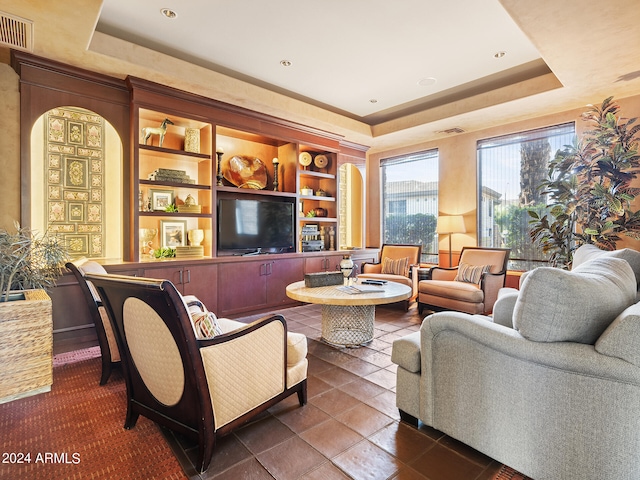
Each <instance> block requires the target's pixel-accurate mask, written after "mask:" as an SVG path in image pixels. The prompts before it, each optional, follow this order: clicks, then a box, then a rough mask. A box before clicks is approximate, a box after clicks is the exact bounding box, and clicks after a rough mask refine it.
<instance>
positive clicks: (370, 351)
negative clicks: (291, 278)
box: [165, 305, 523, 480]
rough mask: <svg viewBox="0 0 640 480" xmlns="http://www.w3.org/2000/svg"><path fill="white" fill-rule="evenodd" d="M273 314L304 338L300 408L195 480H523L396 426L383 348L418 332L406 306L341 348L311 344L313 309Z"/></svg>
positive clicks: (245, 433) (294, 405)
mask: <svg viewBox="0 0 640 480" xmlns="http://www.w3.org/2000/svg"><path fill="white" fill-rule="evenodd" d="M280 313H283V314H284V315H285V318H286V319H287V323H288V327H289V329H290V330H291V331H294V332H302V333H304V334H306V335H307V337H308V346H309V355H308V359H309V371H308V397H309V400H308V403H307V405H305V406H304V407H300V406H299V405H298V399H297V396H296V395H293V396H291V397H289V398H288V399H286V400H284V401H283V402H281V403H280V404H278V405H276V406H274V407H272V408H271V409H270V410H269V411H268V413H266V414H264V415H262V416H261V417H260V419H259V420H257V421H255V422H253V423H251V424H249V425H247V426H245V427H243V428H242V429H240V430H238V431H237V432H236V433H233V434H231V435H228V436H226V437H224V438H223V439H222V440H221V441H220V442H219V443H218V444H217V446H216V450H215V452H214V455H213V459H212V460H211V466H210V467H209V469H208V470H207V472H205V474H203V475H202V478H215V479H216V480H226V479H229V480H238V479H243V480H244V479H256V480H260V479H271V478H276V479H279V480H294V479H309V480H311V479H321V480H334V479H335V480H338V479H348V478H352V479H357V480H360V479H362V480H365V479H366V480H378V479H380V480H382V479H398V480H400V479H401V480H425V479H426V480H489V479H494V478H496V479H497V478H499V479H500V480H503V479H504V480H507V479H516V478H517V479H521V478H523V477H522V476H520V475H515V476H514V472H513V471H509V472H501V469H502V465H501V464H499V463H498V462H495V461H493V460H492V459H490V458H488V457H487V456H485V455H483V454H481V453H479V452H477V451H475V450H473V449H471V448H469V447H467V446H465V445H463V444H461V443H459V442H457V441H455V440H453V439H451V438H450V437H447V436H446V435H443V434H442V433H440V432H438V431H436V430H433V429H431V428H428V427H424V426H422V427H421V428H420V429H416V428H413V427H411V426H408V425H407V424H405V423H401V422H400V421H399V416H398V411H397V409H396V407H395V369H396V368H395V365H394V364H392V363H391V357H390V355H391V344H392V342H393V340H395V339H396V338H399V337H401V336H403V335H406V334H408V333H411V332H414V331H416V330H417V329H418V328H419V326H420V323H421V320H422V316H419V315H418V312H417V310H416V308H415V306H413V307H412V308H410V309H409V311H408V312H405V311H404V310H403V309H402V308H397V307H395V306H390V307H377V309H376V325H375V339H374V340H373V342H372V343H371V344H370V345H368V346H366V347H360V348H343V349H338V348H334V347H331V346H329V345H326V344H324V343H322V342H321V341H320V307H319V306H315V305H306V306H300V307H294V308H290V309H287V310H283V311H281V312H280ZM252 319H253V318H247V319H242V320H243V321H250V320H252ZM165 433H167V432H165ZM174 439H175V440H176V442H177V443H179V444H180V445H181V446H182V447H183V448H184V449H185V450H186V453H187V457H189V459H190V461H194V460H195V453H196V452H195V449H194V448H193V447H192V445H190V444H189V443H188V442H186V441H185V440H184V439H182V438H175V437H174ZM183 458H184V457H183ZM187 465H189V462H188V461H187ZM186 470H187V473H188V474H190V475H191V476H192V478H199V477H198V476H197V474H196V473H195V471H194V470H193V468H192V467H191V471H189V467H187V468H186Z"/></svg>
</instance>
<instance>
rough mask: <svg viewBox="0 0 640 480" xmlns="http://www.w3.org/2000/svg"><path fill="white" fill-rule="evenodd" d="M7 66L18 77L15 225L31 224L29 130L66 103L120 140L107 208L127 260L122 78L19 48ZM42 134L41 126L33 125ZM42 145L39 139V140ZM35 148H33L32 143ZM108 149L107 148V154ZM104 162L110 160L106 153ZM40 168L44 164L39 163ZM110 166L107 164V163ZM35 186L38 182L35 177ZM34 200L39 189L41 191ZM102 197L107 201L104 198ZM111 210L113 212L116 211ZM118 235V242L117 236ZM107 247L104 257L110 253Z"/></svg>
mask: <svg viewBox="0 0 640 480" xmlns="http://www.w3.org/2000/svg"><path fill="white" fill-rule="evenodd" d="M11 65H12V67H13V69H14V70H15V71H16V73H17V74H18V76H19V77H20V182H21V185H20V198H21V205H20V217H21V218H20V223H21V224H22V225H23V226H28V227H35V225H34V224H33V220H34V219H33V218H32V215H33V209H32V207H31V203H32V198H33V195H34V193H35V192H33V191H32V189H33V185H34V184H33V182H32V175H34V174H35V173H36V172H35V170H34V163H33V161H32V158H35V157H34V155H36V156H37V154H38V152H35V151H32V149H33V148H34V147H32V132H35V130H34V128H33V127H34V126H35V125H36V124H37V123H38V122H42V118H43V116H44V115H46V114H47V112H50V111H52V110H54V109H57V108H60V107H64V106H71V107H73V108H75V109H83V110H86V111H89V112H92V113H93V114H97V115H99V116H100V117H102V118H104V120H105V124H108V125H110V127H109V129H110V130H109V131H110V132H111V133H110V134H109V136H116V137H117V138H118V141H119V144H120V159H119V162H118V163H119V169H118V171H119V180H118V181H119V183H120V185H119V186H118V192H120V193H119V199H118V200H119V203H120V204H119V205H118V206H117V207H116V208H117V209H118V210H119V212H111V214H113V216H114V217H117V219H118V221H119V224H120V230H119V239H118V248H117V249H116V250H117V252H119V253H117V254H116V256H119V257H120V259H124V260H128V259H130V258H131V245H130V242H129V240H128V239H129V238H130V234H129V232H130V231H131V222H132V219H131V215H130V213H129V212H130V205H131V204H132V203H131V199H130V198H129V196H128V195H127V196H123V194H122V192H130V191H131V188H130V186H129V184H128V182H129V179H130V178H131V175H127V174H123V173H125V172H128V170H129V169H130V165H131V162H130V151H131V148H130V134H129V124H130V118H129V110H130V108H129V90H128V88H127V86H126V84H125V82H124V80H119V79H116V78H113V77H108V76H105V75H101V74H97V73H94V72H90V71H87V70H83V69H80V68H76V67H70V66H68V65H64V64H60V63H58V62H55V61H52V60H48V59H44V58H41V57H37V56H34V55H30V54H27V53H23V52H16V51H12V52H11ZM39 130H40V132H43V128H40V129H39ZM41 143H42V142H41ZM36 148H39V147H36ZM112 153H113V152H112ZM109 162H110V163H111V162H116V160H112V159H111V157H110V160H109ZM39 166H42V168H43V169H44V165H42V164H40V165H39ZM112 168H113V167H112ZM39 185H43V184H42V181H40V183H39ZM39 195H40V198H42V195H43V193H42V192H41V193H40V194H39ZM104 201H106V202H109V199H108V198H107V199H105V200H104ZM116 213H117V215H116ZM122 239H124V242H123V240H122ZM113 252H114V250H113V248H111V247H110V248H109V253H107V254H106V255H105V256H106V257H111V256H112V255H113Z"/></svg>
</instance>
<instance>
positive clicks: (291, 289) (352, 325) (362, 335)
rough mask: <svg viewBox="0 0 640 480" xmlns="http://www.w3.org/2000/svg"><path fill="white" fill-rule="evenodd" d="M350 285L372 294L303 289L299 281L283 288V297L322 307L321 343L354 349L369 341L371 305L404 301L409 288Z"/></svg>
mask: <svg viewBox="0 0 640 480" xmlns="http://www.w3.org/2000/svg"><path fill="white" fill-rule="evenodd" d="M353 286H354V287H356V288H359V287H362V288H367V289H371V290H372V291H367V292H363V293H348V292H346V291H344V290H343V289H342V288H341V287H342V285H330V286H326V287H306V286H305V284H304V281H300V282H295V283H292V284H291V285H288V286H287V296H288V297H289V298H292V299H293V300H298V301H299V302H305V303H316V304H320V305H322V340H324V341H325V342H327V343H329V344H331V345H336V346H340V347H358V346H361V345H364V344H366V343H369V342H370V341H371V340H373V326H374V320H375V306H376V305H383V304H386V303H394V302H400V301H402V300H406V299H407V298H409V297H411V287H409V286H407V285H403V284H401V283H396V282H387V283H386V284H385V285H384V286H381V287H375V290H374V289H373V288H371V287H373V286H371V285H361V284H360V283H356V284H355V285H353Z"/></svg>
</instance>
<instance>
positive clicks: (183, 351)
mask: <svg viewBox="0 0 640 480" xmlns="http://www.w3.org/2000/svg"><path fill="white" fill-rule="evenodd" d="M87 278H88V279H90V280H91V281H92V282H93V284H94V285H95V287H96V289H97V290H98V293H99V294H100V297H101V298H102V299H103V301H104V305H105V308H106V310H107V313H108V315H109V317H110V319H111V321H112V323H113V326H114V330H115V332H116V339H117V341H118V346H119V347H120V352H121V356H122V361H123V370H124V372H125V380H126V386H127V415H126V420H125V424H124V426H125V428H126V429H130V428H132V427H134V426H135V424H136V421H137V419H138V417H139V415H144V416H145V417H148V418H150V419H151V420H153V421H155V422H156V423H158V424H160V425H164V426H166V427H168V428H170V429H172V430H174V431H176V432H179V433H181V434H183V435H185V436H187V437H189V438H192V439H193V440H196V441H197V442H198V446H199V447H198V459H197V468H198V469H199V470H200V471H201V472H202V471H205V470H206V469H207V468H208V466H209V463H210V461H211V456H212V454H213V449H214V446H215V443H216V440H217V439H218V438H219V437H220V436H222V435H226V434H228V433H230V432H231V431H233V430H234V429H236V428H238V427H240V426H241V425H243V424H245V423H246V422H248V421H250V420H251V419H253V418H254V417H256V415H258V414H259V413H261V412H263V411H264V410H266V409H267V408H269V407H270V406H272V405H274V404H276V403H277V402H279V401H281V400H282V399H284V398H286V397H288V396H289V395H291V394H293V393H296V394H297V395H298V400H299V403H300V405H301V406H302V405H304V404H305V403H306V401H307V380H306V376H307V359H306V354H307V347H306V337H305V336H304V335H302V334H294V333H289V334H287V324H286V321H285V319H284V318H283V317H282V316H281V315H270V316H267V317H263V318H261V319H259V320H256V321H255V322H253V323H251V324H244V323H240V322H236V321H232V320H227V319H217V321H218V326H219V327H220V329H221V331H220V332H218V334H216V335H215V336H213V338H210V339H207V340H201V339H198V338H197V337H196V327H195V326H194V323H193V322H192V320H191V313H190V311H193V309H192V306H191V305H187V303H186V302H185V300H184V298H183V297H182V296H181V295H180V293H179V292H178V291H177V290H176V288H175V286H174V285H173V284H172V283H171V282H170V281H168V280H155V279H145V278H138V277H127V276H118V275H88V276H87Z"/></svg>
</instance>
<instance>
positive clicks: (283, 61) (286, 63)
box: [280, 60, 291, 67]
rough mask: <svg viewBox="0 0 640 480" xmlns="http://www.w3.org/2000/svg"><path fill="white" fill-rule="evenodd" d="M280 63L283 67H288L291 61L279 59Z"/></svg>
mask: <svg viewBox="0 0 640 480" xmlns="http://www.w3.org/2000/svg"><path fill="white" fill-rule="evenodd" d="M280 65H282V66H283V67H290V66H291V62H290V61H289V60H280Z"/></svg>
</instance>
